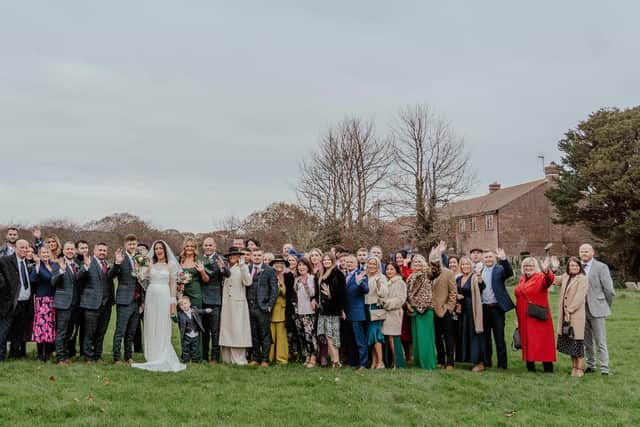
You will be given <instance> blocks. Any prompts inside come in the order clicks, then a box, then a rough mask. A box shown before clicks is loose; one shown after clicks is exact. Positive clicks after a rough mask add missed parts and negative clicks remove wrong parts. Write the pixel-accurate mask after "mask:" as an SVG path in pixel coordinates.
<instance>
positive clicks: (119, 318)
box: [112, 234, 142, 364]
mask: <svg viewBox="0 0 640 427" xmlns="http://www.w3.org/2000/svg"><path fill="white" fill-rule="evenodd" d="M124 248H125V253H124V255H123V253H122V250H120V249H118V251H117V252H116V263H115V264H114V266H113V272H112V273H113V275H114V277H117V278H118V289H117V291H116V331H115V333H114V334H113V362H114V363H116V364H121V363H122V361H121V360H120V359H121V353H120V348H121V346H122V340H123V339H124V360H125V361H126V362H127V363H133V339H134V337H135V335H136V329H138V320H139V309H138V307H139V302H140V298H141V297H142V292H141V289H140V285H139V284H138V280H137V279H136V277H134V275H133V273H134V272H135V261H134V259H133V257H134V256H135V254H136V249H137V248H138V239H137V238H136V236H134V235H133V234H128V235H127V236H126V237H125V238H124Z"/></svg>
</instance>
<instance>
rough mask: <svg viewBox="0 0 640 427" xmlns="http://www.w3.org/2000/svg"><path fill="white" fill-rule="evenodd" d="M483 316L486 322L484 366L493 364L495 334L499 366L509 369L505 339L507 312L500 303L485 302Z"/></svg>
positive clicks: (484, 322)
mask: <svg viewBox="0 0 640 427" xmlns="http://www.w3.org/2000/svg"><path fill="white" fill-rule="evenodd" d="M482 316H483V324H484V325H483V326H484V366H487V367H490V366H491V359H492V357H493V345H492V343H491V335H492V334H493V337H494V340H495V342H496V353H497V355H498V368H503V369H507V344H506V342H505V340H504V316H505V313H504V311H502V309H501V308H500V306H498V304H483V305H482Z"/></svg>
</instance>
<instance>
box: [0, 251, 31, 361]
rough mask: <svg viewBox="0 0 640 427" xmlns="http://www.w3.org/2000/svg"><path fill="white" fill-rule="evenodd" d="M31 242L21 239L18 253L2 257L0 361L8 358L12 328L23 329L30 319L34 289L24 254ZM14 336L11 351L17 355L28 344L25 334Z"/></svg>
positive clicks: (0, 271)
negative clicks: (24, 339) (24, 337)
mask: <svg viewBox="0 0 640 427" xmlns="http://www.w3.org/2000/svg"><path fill="white" fill-rule="evenodd" d="M28 250H29V242H27V241H26V240H18V241H16V245H15V252H14V253H13V254H12V255H6V256H3V257H2V258H0V362H3V361H4V360H5V358H6V354H5V353H6V346H7V339H8V338H9V333H10V331H11V330H15V329H19V330H23V328H24V327H25V326H26V322H27V319H28V318H29V311H30V310H31V311H32V310H33V306H32V304H31V301H32V292H31V282H30V281H29V272H28V270H27V264H26V260H25V257H26V256H27V251H28ZM14 335H15V336H14V337H11V350H10V352H9V354H10V355H11V356H12V357H13V356H17V355H18V352H19V350H20V348H21V347H22V346H23V345H24V344H25V343H24V342H23V335H24V334H20V336H18V334H14Z"/></svg>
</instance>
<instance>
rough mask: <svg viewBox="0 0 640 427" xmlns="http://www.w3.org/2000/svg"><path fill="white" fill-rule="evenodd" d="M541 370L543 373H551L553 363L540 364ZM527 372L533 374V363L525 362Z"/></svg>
mask: <svg viewBox="0 0 640 427" xmlns="http://www.w3.org/2000/svg"><path fill="white" fill-rule="evenodd" d="M542 369H544V372H547V373H553V363H552V362H542ZM527 371H529V372H535V371H536V364H535V362H527Z"/></svg>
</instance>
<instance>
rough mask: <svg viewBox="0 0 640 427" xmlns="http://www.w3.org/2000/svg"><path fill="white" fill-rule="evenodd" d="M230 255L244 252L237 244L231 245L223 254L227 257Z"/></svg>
mask: <svg viewBox="0 0 640 427" xmlns="http://www.w3.org/2000/svg"><path fill="white" fill-rule="evenodd" d="M231 255H244V252H242V250H241V249H240V248H238V247H237V246H231V247H230V248H229V250H228V251H227V253H226V254H224V256H225V257H227V258H229V257H230V256H231Z"/></svg>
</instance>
